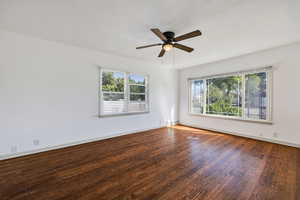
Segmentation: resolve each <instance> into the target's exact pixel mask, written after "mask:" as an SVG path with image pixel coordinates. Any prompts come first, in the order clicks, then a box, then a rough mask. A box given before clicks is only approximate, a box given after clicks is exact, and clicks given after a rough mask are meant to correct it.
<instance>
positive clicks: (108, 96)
mask: <svg viewBox="0 0 300 200" xmlns="http://www.w3.org/2000/svg"><path fill="white" fill-rule="evenodd" d="M103 99H104V101H122V100H124V93H105V92H104V93H103Z"/></svg>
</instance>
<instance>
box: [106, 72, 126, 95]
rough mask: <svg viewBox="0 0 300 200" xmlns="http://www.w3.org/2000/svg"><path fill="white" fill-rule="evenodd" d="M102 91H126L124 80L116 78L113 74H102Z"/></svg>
mask: <svg viewBox="0 0 300 200" xmlns="http://www.w3.org/2000/svg"><path fill="white" fill-rule="evenodd" d="M102 90H103V91H110V92H123V91H124V78H116V77H114V76H113V72H104V73H103V74H102Z"/></svg>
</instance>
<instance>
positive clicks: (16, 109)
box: [0, 31, 178, 157]
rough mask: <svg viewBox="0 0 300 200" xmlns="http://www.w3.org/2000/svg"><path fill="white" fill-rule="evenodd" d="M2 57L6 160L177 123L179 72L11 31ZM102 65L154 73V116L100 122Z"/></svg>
mask: <svg viewBox="0 0 300 200" xmlns="http://www.w3.org/2000/svg"><path fill="white" fill-rule="evenodd" d="M0 55H1V59H0V137H1V138H0V157H1V156H2V157H3V156H5V155H7V154H12V153H14V152H13V150H12V148H14V147H16V148H17V153H20V152H26V151H35V150H38V149H41V148H48V147H54V146H57V145H63V144H68V143H73V142H78V141H82V140H88V139H93V138H102V137H108V136H111V135H116V134H121V133H124V132H126V133H128V132H132V131H138V130H144V129H151V128H157V127H160V126H162V125H165V123H166V122H167V121H177V109H176V106H177V94H176V87H177V86H176V84H177V82H178V81H177V75H178V74H177V71H176V70H173V69H171V68H168V67H166V66H163V65H160V64H158V63H148V62H146V61H141V60H140V61H137V60H131V59H129V58H121V57H116V56H112V55H107V54H103V53H99V52H93V51H89V50H87V49H81V48H77V47H72V46H66V45H64V44H59V43H55V42H49V41H46V40H40V39H35V38H32V37H27V36H24V35H19V34H16V33H12V32H6V31H0ZM99 66H102V67H107V68H114V69H119V70H126V71H130V72H140V73H147V74H149V77H150V80H149V84H150V87H149V88H150V113H149V114H139V115H131V116H122V117H107V118H98V117H97V116H98V82H99V74H98V67H99ZM174 86H175V87H174ZM33 140H39V141H40V144H39V145H33Z"/></svg>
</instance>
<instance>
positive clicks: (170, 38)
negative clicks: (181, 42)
mask: <svg viewBox="0 0 300 200" xmlns="http://www.w3.org/2000/svg"><path fill="white" fill-rule="evenodd" d="M163 34H164V36H166V38H167V39H168V42H172V41H173V39H174V37H175V33H174V32H172V31H166V32H164V33H163Z"/></svg>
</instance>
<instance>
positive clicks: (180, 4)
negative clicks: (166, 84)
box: [0, 0, 300, 68]
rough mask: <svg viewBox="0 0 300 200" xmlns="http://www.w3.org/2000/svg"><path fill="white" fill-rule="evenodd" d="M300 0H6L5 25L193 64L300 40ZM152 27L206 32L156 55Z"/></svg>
mask: <svg viewBox="0 0 300 200" xmlns="http://www.w3.org/2000/svg"><path fill="white" fill-rule="evenodd" d="M299 10H300V1H299V0H252V1H247V0H185V1H182V0H180V1H179V0H177V1H175V0H163V1H162V0H151V1H149V0H109V1H101V0H100V1H99V0H72V1H70V0H26V1H20V0H0V28H2V29H5V30H9V31H14V32H17V33H22V34H27V35H31V36H34V37H38V38H42V39H46V40H51V41H57V42H63V43H65V44H69V45H75V46H79V47H84V48H89V49H92V50H97V51H102V52H106V53H111V54H116V55H121V56H126V57H130V58H133V59H143V60H150V61H151V60H157V59H160V60H161V62H162V63H165V64H174V65H175V67H178V68H181V67H188V66H193V65H198V64H203V63H207V62H213V61H216V60H221V59H226V58H229V57H234V56H238V55H242V54H246V53H251V52H255V51H259V50H263V49H268V48H272V47H276V46H280V45H284V44H288V43H292V42H295V41H299V40H300V22H299V21H300V20H299V19H300V14H299V13H300V12H299ZM150 28H160V29H161V31H167V30H171V31H174V32H175V33H176V35H180V34H183V33H186V32H190V31H193V30H195V29H200V30H201V31H202V32H203V35H202V36H201V37H197V38H193V39H190V40H186V41H182V42H180V43H182V44H185V45H188V46H191V47H193V48H195V51H194V52H192V53H191V54H188V53H185V52H182V51H181V50H177V49H176V50H175V51H172V52H168V54H167V55H166V56H165V57H163V58H157V55H158V53H159V51H160V47H153V48H148V49H143V50H136V49H135V47H136V46H141V45H147V44H152V43H157V42H159V40H158V38H156V37H155V35H154V34H153V33H151V32H150V30H149V29H150Z"/></svg>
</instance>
